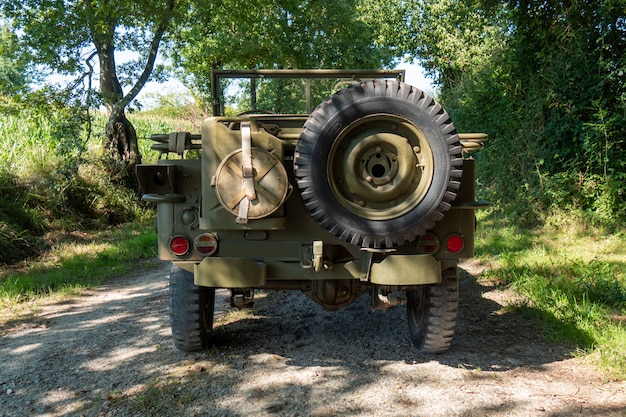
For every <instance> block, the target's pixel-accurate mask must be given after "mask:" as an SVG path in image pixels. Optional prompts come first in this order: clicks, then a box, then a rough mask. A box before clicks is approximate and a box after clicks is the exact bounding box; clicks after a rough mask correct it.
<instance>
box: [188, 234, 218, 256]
mask: <svg viewBox="0 0 626 417" xmlns="http://www.w3.org/2000/svg"><path fill="white" fill-rule="evenodd" d="M193 246H194V247H195V248H196V252H198V253H199V254H200V255H204V256H211V255H213V254H214V253H215V251H216V250H217V237H216V236H215V235H214V234H213V233H202V234H201V235H198V236H196V238H195V239H194V241H193Z"/></svg>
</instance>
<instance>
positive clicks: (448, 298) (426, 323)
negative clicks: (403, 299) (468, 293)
mask: <svg viewBox="0 0 626 417" xmlns="http://www.w3.org/2000/svg"><path fill="white" fill-rule="evenodd" d="M441 275H442V282H441V284H438V285H432V284H431V285H424V286H422V287H421V288H420V289H419V290H415V291H407V304H406V308H407V317H408V322H409V334H410V336H411V341H412V342H413V344H414V345H415V347H416V348H417V349H418V350H419V351H420V352H424V353H441V352H445V351H446V350H448V349H449V348H450V345H451V343H452V336H453V335H454V328H455V327H456V320H457V313H458V304H459V278H458V273H457V268H456V267H454V268H449V269H446V270H445V271H443V272H442V274H441Z"/></svg>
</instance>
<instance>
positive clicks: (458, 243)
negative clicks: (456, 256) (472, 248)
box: [446, 234, 465, 253]
mask: <svg viewBox="0 0 626 417" xmlns="http://www.w3.org/2000/svg"><path fill="white" fill-rule="evenodd" d="M464 247H465V240H464V239H463V237H462V236H461V235H456V234H454V235H450V236H448V237H447V238H446V249H448V252H450V253H459V252H461V251H462V250H463V248H464Z"/></svg>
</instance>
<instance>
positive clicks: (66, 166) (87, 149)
mask: <svg viewBox="0 0 626 417" xmlns="http://www.w3.org/2000/svg"><path fill="white" fill-rule="evenodd" d="M45 98H47V96H46V97H45ZM55 98H56V96H54V97H52V98H51V100H50V103H48V102H47V101H46V100H42V101H40V102H37V103H36V104H33V105H32V106H30V105H28V103H26V102H25V101H23V100H22V101H20V99H19V98H18V99H12V98H6V97H5V98H2V97H0V99H2V100H0V114H1V116H2V117H0V264H3V263H11V262H15V261H17V260H19V259H21V258H24V257H29V256H33V255H36V254H38V253H42V252H43V251H45V249H46V246H47V245H46V234H47V233H50V232H52V231H66V232H67V231H72V230H77V229H94V228H96V229H97V228H102V227H108V226H113V225H117V224H120V223H125V222H132V221H142V220H143V218H145V217H147V216H148V217H149V216H151V215H152V214H153V208H152V207H151V206H150V205H148V204H145V203H142V202H141V201H140V199H139V196H138V195H137V193H136V192H134V191H133V190H129V189H127V188H124V187H122V186H120V184H119V183H117V182H116V179H115V178H112V175H111V174H110V170H109V169H108V166H107V163H108V162H107V158H106V157H105V155H104V153H103V146H102V145H103V142H104V137H103V132H104V127H105V125H106V121H107V118H106V116H105V115H104V114H102V113H100V112H98V111H91V112H90V114H89V115H88V114H87V113H86V112H85V110H84V108H80V107H78V108H73V107H71V106H67V105H64V104H63V103H62V102H61V103H59V102H57V101H55ZM7 103H8V104H7ZM186 114H187V117H186V118H185V117H180V116H181V114H180V112H179V113H178V114H177V118H175V117H173V116H172V114H171V111H165V112H163V113H159V112H158V111H151V112H149V113H135V114H129V115H128V118H129V120H131V122H132V123H133V124H134V125H135V128H136V131H137V134H138V137H139V146H140V152H141V153H142V155H143V160H144V162H148V163H150V162H154V161H155V160H156V159H157V158H158V157H159V154H158V153H157V152H154V151H152V150H150V146H151V145H152V142H151V141H150V140H149V137H150V135H151V134H153V133H168V132H171V131H177V130H189V131H195V132H197V131H198V130H199V122H200V121H201V120H202V115H201V114H200V113H199V112H197V114H196V113H194V112H193V111H192V110H188V111H187V113H186ZM87 116H90V119H87ZM195 116H198V118H197V119H194V117H195ZM88 120H89V121H90V125H91V132H90V134H88V131H87V127H88V126H89V124H87V123H86V121H88Z"/></svg>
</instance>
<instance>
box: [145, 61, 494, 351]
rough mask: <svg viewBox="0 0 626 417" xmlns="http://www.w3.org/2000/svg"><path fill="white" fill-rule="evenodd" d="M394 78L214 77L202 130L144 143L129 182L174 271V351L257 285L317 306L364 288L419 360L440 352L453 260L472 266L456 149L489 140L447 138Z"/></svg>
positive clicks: (326, 74)
mask: <svg viewBox="0 0 626 417" xmlns="http://www.w3.org/2000/svg"><path fill="white" fill-rule="evenodd" d="M404 75H405V74H404V71H403V70H375V71H369V70H251V71H247V70H242V71H213V73H212V79H211V88H212V96H213V116H212V117H209V118H207V119H206V120H204V121H203V123H202V129H201V133H199V134H191V133H188V132H174V133H169V134H158V135H153V136H152V139H153V140H154V141H155V143H154V145H153V146H152V148H153V149H155V150H158V151H160V152H161V155H162V157H161V158H159V160H158V163H157V164H153V165H140V166H138V168H137V175H138V178H139V181H140V184H141V187H142V190H143V192H144V195H143V197H142V198H143V200H145V201H149V202H154V203H156V204H157V220H156V225H157V232H158V246H159V247H158V253H159V257H160V259H162V260H166V261H171V263H172V269H171V274H170V286H169V288H170V289H169V299H170V319H171V328H172V334H173V337H174V342H175V345H176V347H177V348H178V349H180V350H183V351H195V350H200V349H203V348H205V347H206V346H207V344H209V343H210V336H211V332H212V327H213V315H214V305H215V290H216V288H225V289H228V290H230V294H231V295H230V302H231V305H232V306H236V307H242V308H243V307H250V306H251V305H252V302H253V299H254V294H255V290H298V291H302V292H303V293H305V294H306V295H307V296H309V297H310V298H311V299H312V300H313V301H315V302H316V303H318V304H320V305H321V306H322V307H323V308H325V309H329V310H335V309H338V308H341V307H344V306H347V305H349V304H350V303H352V302H354V301H355V300H356V299H357V298H359V297H361V296H362V295H364V294H366V293H367V294H368V295H369V298H370V300H371V307H372V309H387V308H391V307H394V306H397V305H403V304H405V305H406V308H407V317H408V330H409V335H410V338H411V340H412V342H413V344H414V345H415V346H416V348H417V349H419V350H420V351H423V352H428V353H437V352H442V351H445V350H446V349H448V348H449V347H450V344H451V341H452V336H453V333H454V328H455V325H456V320H457V305H458V293H459V286H458V275H457V264H458V262H459V260H460V259H462V258H469V257H472V256H473V252H474V230H475V226H476V221H475V215H474V210H475V209H477V208H480V207H482V206H483V205H484V204H483V203H480V202H476V201H475V197H474V183H475V179H474V160H473V159H472V158H471V157H470V156H469V153H470V152H471V151H475V150H478V149H480V148H481V147H482V146H483V141H485V140H486V139H487V136H486V135H485V134H459V133H457V131H456V129H455V127H454V125H453V123H452V121H451V120H450V117H449V116H448V113H447V112H446V111H445V110H444V109H443V108H442V107H441V105H439V104H438V103H437V101H436V100H434V99H433V98H432V97H430V96H429V95H428V94H426V93H424V92H423V91H421V90H419V89H417V88H415V87H412V86H411V85H408V84H406V83H404ZM226 93H231V94H233V95H235V96H237V97H239V99H236V100H239V101H233V100H232V99H231V101H227V100H226V99H225V98H224V96H225V94H226ZM241 97H245V99H243V98H241ZM243 103H245V104H243ZM247 103H249V104H247ZM235 104H237V106H238V107H239V108H240V109H241V110H244V109H245V111H243V112H240V113H238V114H237V113H236V112H234V111H233V109H234V107H235ZM313 105H317V106H316V107H314V108H313V107H312V106H313ZM242 106H246V107H247V108H244V107H242ZM229 112H230V113H232V115H228V113H229Z"/></svg>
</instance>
